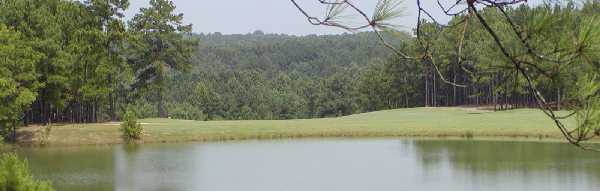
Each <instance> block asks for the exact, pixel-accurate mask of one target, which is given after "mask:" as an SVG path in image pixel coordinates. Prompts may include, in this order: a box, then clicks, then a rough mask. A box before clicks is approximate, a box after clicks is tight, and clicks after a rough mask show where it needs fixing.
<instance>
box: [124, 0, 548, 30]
mask: <svg viewBox="0 0 600 191" xmlns="http://www.w3.org/2000/svg"><path fill="white" fill-rule="evenodd" d="M444 1H449V2H450V1H454V0H444ZM533 1H536V0H533ZM537 1H541V0H537ZM148 2H149V0H131V6H130V8H129V10H128V11H127V13H126V15H127V18H131V17H133V15H134V14H135V13H136V12H138V10H139V8H141V7H146V6H148ZM173 2H174V3H175V5H176V6H177V11H178V12H180V13H183V14H184V20H185V22H186V23H192V24H193V25H194V32H196V33H211V32H221V33H224V34H239V33H250V32H253V31H255V30H262V31H264V32H266V33H285V34H294V35H306V34H335V33H343V32H347V31H345V30H342V29H337V28H331V27H324V26H312V25H310V24H309V23H308V22H307V21H306V18H304V16H302V14H301V13H300V12H299V11H298V10H297V9H296V8H295V7H294V6H293V4H292V3H291V2H290V1H289V0H173ZM298 2H299V3H300V4H302V6H303V7H306V9H307V10H308V11H309V12H311V13H313V15H318V16H321V15H323V14H324V13H325V11H324V9H323V8H324V7H322V6H320V5H319V4H318V2H317V0H298ZM354 2H355V3H356V4H358V6H359V7H361V8H362V9H364V10H369V11H370V10H373V9H374V8H375V5H376V4H377V0H355V1H354ZM415 2H416V0H405V2H404V3H403V9H404V10H405V13H404V16H403V17H401V18H399V19H397V20H396V21H394V24H397V25H401V26H403V29H405V30H410V29H411V28H413V27H414V26H415V25H416V22H417V19H416V17H417V14H416V9H415V8H416V3H415ZM422 2H423V4H424V5H425V7H427V8H428V9H429V10H430V12H431V13H432V14H433V15H434V16H435V17H437V19H439V20H440V22H447V21H448V20H449V18H448V17H446V16H444V14H443V13H442V12H441V11H440V9H439V8H438V7H437V3H436V0H422Z"/></svg>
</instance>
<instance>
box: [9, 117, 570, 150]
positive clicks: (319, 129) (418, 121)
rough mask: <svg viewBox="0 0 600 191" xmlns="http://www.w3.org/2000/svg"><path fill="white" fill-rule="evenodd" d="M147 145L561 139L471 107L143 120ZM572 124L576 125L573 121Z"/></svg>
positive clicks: (64, 130)
mask: <svg viewBox="0 0 600 191" xmlns="http://www.w3.org/2000/svg"><path fill="white" fill-rule="evenodd" d="M140 122H141V123H142V124H143V127H144V136H143V142H146V143H158V142H189V141H220V140H241V139H273V138H301V137H400V136H408V137H459V138H460V137H464V138H494V137H496V138H535V139H560V138H561V135H560V133H559V131H558V130H557V129H556V128H555V127H554V125H553V123H552V121H550V120H549V119H548V118H547V117H545V116H544V115H543V113H541V112H539V111H537V110H533V109H519V110H511V111H502V112H491V111H485V110H477V109H471V108H414V109H398V110H388V111H378V112H372V113H364V114H357V115H352V116H346V117H340V118H327V119H307V120H280V121H273V120H254V121H208V122H205V121H188V120H172V119H143V120H140ZM571 123H572V122H571ZM41 132H42V127H33V126H32V127H26V128H22V129H21V130H20V132H19V134H20V137H21V138H20V139H21V142H22V143H23V144H34V145H35V144H39V142H40V141H41V140H40V139H41V137H43V136H42V135H41ZM46 142H47V143H48V145H51V146H73V145H94V144H115V143H121V142H122V139H121V137H120V131H119V124H118V123H102V124H85V125H81V124H75V125H73V124H69V125H56V126H54V127H52V130H51V133H50V136H49V137H48V138H47V140H46Z"/></svg>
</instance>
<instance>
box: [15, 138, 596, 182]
mask: <svg viewBox="0 0 600 191" xmlns="http://www.w3.org/2000/svg"><path fill="white" fill-rule="evenodd" d="M20 152H21V154H22V155H23V156H26V157H27V158H28V159H29V160H30V166H31V167H32V168H33V171H34V173H35V175H36V177H37V178H42V179H50V180H52V181H53V182H54V183H55V185H56V187H57V190H208V191H219V190H262V191H280V190H292V191H293V190H343V191H352V190H357V191H358V190H384V191H385V190H507V189H510V190H511V191H514V190H527V191H531V190H544V191H549V190H594V189H596V188H599V187H600V165H599V164H600V157H599V156H600V155H599V154H598V153H591V152H584V151H580V150H578V149H575V148H573V147H570V146H568V145H564V144H556V143H528V142H493V141H447V140H446V141H440V140H389V139H388V140H357V139H352V140H331V139H329V140H294V141H291V140H280V141H244V142H230V143H211V144H165V145H138V146H135V145H133V146H132V145H118V146H110V147H108V146H107V147H83V148H67V149H53V148H50V149H26V150H21V151H20Z"/></svg>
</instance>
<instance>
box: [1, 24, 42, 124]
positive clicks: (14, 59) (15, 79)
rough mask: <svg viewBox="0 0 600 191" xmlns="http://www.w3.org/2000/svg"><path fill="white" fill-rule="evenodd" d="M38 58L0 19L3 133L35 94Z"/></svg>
mask: <svg viewBox="0 0 600 191" xmlns="http://www.w3.org/2000/svg"><path fill="white" fill-rule="evenodd" d="M39 59H40V55H39V54H38V53H37V52H36V51H34V50H33V48H32V47H31V46H30V45H29V43H28V42H27V41H24V40H22V36H21V35H20V33H18V32H16V31H13V30H10V29H9V28H8V27H6V26H5V25H4V24H1V23H0V100H2V101H1V102H0V131H1V133H0V134H3V135H6V134H7V132H6V131H7V130H8V127H12V124H13V123H14V122H15V121H16V120H18V119H20V117H21V115H22V113H23V112H24V111H25V110H26V109H27V107H29V106H30V105H31V103H32V102H33V101H34V100H35V99H36V97H37V96H38V94H37V89H38V88H39V87H40V83H39V82H37V81H36V78H37V72H36V69H35V63H36V62H37V61H38V60H39Z"/></svg>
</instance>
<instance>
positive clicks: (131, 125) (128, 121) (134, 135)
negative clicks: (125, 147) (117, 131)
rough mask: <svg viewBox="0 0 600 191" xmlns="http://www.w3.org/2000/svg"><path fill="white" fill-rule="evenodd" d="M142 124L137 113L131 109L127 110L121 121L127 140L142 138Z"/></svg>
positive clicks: (122, 130) (124, 136)
mask: <svg viewBox="0 0 600 191" xmlns="http://www.w3.org/2000/svg"><path fill="white" fill-rule="evenodd" d="M143 130H144V129H143V128H142V125H141V124H139V123H138V122H137V117H136V115H135V113H134V112H133V111H131V110H127V112H125V115H123V122H122V123H121V132H122V133H123V138H124V139H125V140H137V139H141V138H142V131H143Z"/></svg>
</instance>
